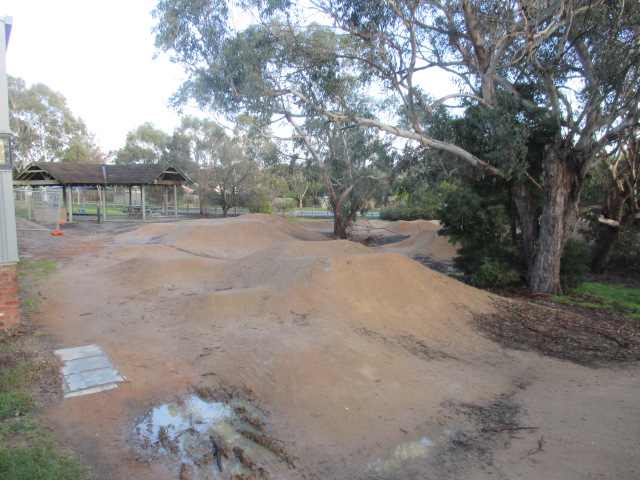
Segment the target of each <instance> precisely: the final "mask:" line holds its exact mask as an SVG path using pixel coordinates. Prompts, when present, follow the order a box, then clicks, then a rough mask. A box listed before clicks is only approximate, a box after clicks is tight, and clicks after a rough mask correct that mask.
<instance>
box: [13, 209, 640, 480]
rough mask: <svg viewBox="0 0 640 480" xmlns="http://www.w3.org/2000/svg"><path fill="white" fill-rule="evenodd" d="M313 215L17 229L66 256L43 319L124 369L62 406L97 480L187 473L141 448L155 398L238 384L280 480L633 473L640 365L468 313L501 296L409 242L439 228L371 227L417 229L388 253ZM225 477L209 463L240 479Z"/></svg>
mask: <svg viewBox="0 0 640 480" xmlns="http://www.w3.org/2000/svg"><path fill="white" fill-rule="evenodd" d="M303 225H304V224H292V223H288V222H286V221H284V220H282V219H280V218H278V217H273V216H264V215H245V216H242V217H239V218H236V219H219V220H193V221H183V222H174V223H166V224H163V223H151V224H147V225H144V226H142V227H140V228H136V229H133V228H134V226H133V225H129V224H109V223H107V224H101V225H95V224H91V225H88V224H83V225H80V224H78V225H70V226H68V227H67V228H66V230H65V235H64V236H61V237H55V236H51V235H48V234H47V233H46V232H36V231H31V230H21V231H20V232H19V244H20V253H21V255H29V256H31V257H33V258H34V259H54V260H56V261H57V262H58V270H57V271H56V273H54V274H53V275H51V276H50V277H47V279H46V282H45V283H43V284H42V285H41V292H40V293H41V305H40V310H41V313H39V314H38V315H35V316H34V317H33V318H32V321H33V322H34V323H35V324H36V325H38V326H39V328H41V329H42V330H43V331H45V332H46V333H48V334H50V335H52V336H54V337H55V338H56V340H57V341H56V343H57V345H56V346H57V347H59V348H60V347H74V346H79V345H86V344H90V343H98V344H100V345H101V346H102V347H103V349H104V350H105V351H106V352H107V353H108V354H109V356H110V358H111V359H112V361H113V362H114V364H115V365H116V366H117V367H118V368H119V370H120V371H121V372H122V373H123V374H124V375H125V376H126V378H127V379H128V381H127V382H126V383H123V384H120V385H119V386H118V388H116V389H114V390H110V391H107V392H103V393H99V394H94V395H88V396H84V397H76V398H70V399H65V400H63V399H62V398H60V400H59V401H57V402H55V403H54V405H53V406H52V407H51V408H50V412H49V413H50V418H51V420H52V422H53V423H54V425H55V428H56V429H57V430H58V431H59V432H60V433H61V434H62V436H63V438H64V439H65V441H66V442H67V443H68V444H69V445H70V446H71V447H72V448H74V449H75V450H76V451H77V452H78V453H79V454H80V455H81V456H82V457H83V458H84V459H85V460H86V461H87V462H88V463H89V464H90V465H91V466H92V467H93V468H94V469H95V470H96V472H97V473H98V475H99V476H100V477H101V478H105V479H107V478H109V479H130V478H131V479H143V480H145V479H177V478H188V475H187V474H186V473H185V472H184V471H183V472H182V476H181V466H180V462H177V463H175V462H174V463H171V462H167V461H149V459H148V458H147V459H146V460H145V461H141V458H140V455H139V452H138V453H137V452H136V449H135V448H134V446H133V445H132V444H131V441H130V439H131V430H132V428H133V425H134V423H135V422H136V420H137V419H139V418H140V416H141V415H144V414H145V413H146V412H148V411H149V409H150V408H152V407H154V406H157V405H161V404H165V403H171V402H179V399H180V398H181V397H182V396H184V395H185V394H187V393H189V392H192V391H194V390H195V389H200V390H202V389H211V390H213V391H216V390H218V391H219V390H225V389H226V391H234V392H245V393H246V396H247V397H248V398H249V399H250V400H251V402H252V403H254V404H256V405H258V406H259V408H260V409H261V411H263V412H265V418H266V426H265V427H264V428H265V430H264V431H265V432H266V434H268V436H269V437H270V438H272V439H274V441H275V442H277V443H278V445H280V447H281V448H282V449H283V450H285V451H286V453H287V455H289V456H290V457H292V458H295V459H297V462H295V463H296V465H297V466H296V468H293V467H292V466H291V465H290V466H289V467H287V468H283V467H282V466H280V465H277V464H269V465H264V468H265V469H266V470H267V471H269V473H270V475H267V474H265V475H267V476H270V478H283V479H297V478H309V479H311V478H322V479H376V478H380V479H406V478H416V479H417V478H421V479H422V478H438V479H447V478H451V479H454V478H455V479H486V478H499V479H518V478H521V479H530V478H545V479H567V478H575V479H586V478H610V479H636V478H638V477H639V476H640V454H639V449H638V438H640V417H638V414H637V413H638V411H640V381H639V379H640V375H639V374H640V369H639V368H638V364H630V365H626V366H614V367H607V368H598V369H594V368H588V367H583V366H579V365H576V364H573V363H570V362H568V361H562V360H556V359H552V358H546V357H542V356H540V355H538V354H536V353H530V352H523V351H516V350H510V349H505V348H504V347H502V346H500V345H498V344H497V343H494V342H493V341H491V340H490V339H489V338H488V337H486V336H485V335H484V334H482V333H480V331H479V330H478V329H477V328H476V326H475V323H474V315H478V314H486V313H490V312H491V311H492V309H493V308H494V307H493V305H494V298H493V297H492V296H491V295H489V294H487V293H485V292H482V291H479V290H476V289H473V288H471V287H468V286H465V285H463V284H461V283H459V282H457V281H455V280H452V279H450V278H448V277H446V276H443V275H441V274H439V273H437V272H435V271H432V270H430V269H428V268H426V267H424V266H422V265H420V264H419V263H417V262H415V261H413V260H411V259H410V258H408V256H407V255H410V256H411V255H416V254H420V255H432V256H434V258H435V257H437V258H439V259H446V258H450V257H451V255H452V252H453V250H452V248H453V247H452V246H451V245H450V244H448V242H447V241H446V239H444V238H442V237H437V236H436V235H435V233H436V232H437V224H433V223H431V222H403V223H400V222H399V223H396V224H384V225H374V226H373V228H375V229H386V230H387V231H389V232H390V234H392V235H404V236H407V237H408V238H407V239H405V240H404V241H403V242H402V243H399V244H395V245H383V246H380V247H378V248H376V249H372V248H368V247H365V246H362V245H360V244H357V243H353V242H348V241H334V240H328V238H327V237H326V236H325V235H323V234H322V233H321V232H322V231H324V228H325V227H326V225H325V226H324V227H319V226H318V225H315V224H312V225H314V227H312V229H316V230H318V229H319V230H321V231H311V229H306V228H304V226H303ZM22 226H23V227H24V226H26V224H23V225H22ZM366 228H367V229H370V228H371V226H369V227H366ZM367 232H369V233H371V230H367ZM365 233H366V232H365ZM378 234H381V233H380V232H379V231H378V232H377V233H376V235H378ZM183 470H184V469H183ZM212 472H213V473H209V474H207V475H208V476H207V477H204V476H203V477H201V478H230V477H229V474H225V473H218V472H216V471H212ZM225 475H226V476H225ZM263 478H266V476H263Z"/></svg>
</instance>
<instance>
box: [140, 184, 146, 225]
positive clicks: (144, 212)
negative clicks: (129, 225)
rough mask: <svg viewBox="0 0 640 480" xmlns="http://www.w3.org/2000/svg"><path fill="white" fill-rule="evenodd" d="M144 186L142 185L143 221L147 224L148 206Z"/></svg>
mask: <svg viewBox="0 0 640 480" xmlns="http://www.w3.org/2000/svg"><path fill="white" fill-rule="evenodd" d="M144 192H145V190H144V185H140V197H141V198H140V202H141V205H142V221H143V222H145V221H146V220H147V205H146V202H145V198H144Z"/></svg>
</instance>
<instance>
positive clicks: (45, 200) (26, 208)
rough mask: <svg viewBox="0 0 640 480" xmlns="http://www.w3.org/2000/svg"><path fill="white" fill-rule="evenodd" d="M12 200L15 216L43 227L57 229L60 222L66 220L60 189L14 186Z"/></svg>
mask: <svg viewBox="0 0 640 480" xmlns="http://www.w3.org/2000/svg"><path fill="white" fill-rule="evenodd" d="M13 201H14V204H15V209H16V217H21V218H26V219H27V220H31V221H32V222H35V223H38V224H40V225H41V226H42V228H43V229H46V230H58V229H59V228H60V222H64V221H65V220H66V211H65V209H64V205H63V203H62V192H61V191H54V190H32V189H31V188H16V189H14V190H13Z"/></svg>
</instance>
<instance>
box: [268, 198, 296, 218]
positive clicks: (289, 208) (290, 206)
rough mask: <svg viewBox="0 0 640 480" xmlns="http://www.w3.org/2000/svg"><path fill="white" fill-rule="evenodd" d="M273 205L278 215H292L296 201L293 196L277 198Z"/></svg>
mask: <svg viewBox="0 0 640 480" xmlns="http://www.w3.org/2000/svg"><path fill="white" fill-rule="evenodd" d="M273 207H274V208H275V210H276V213H278V215H282V216H283V217H288V216H292V215H293V212H294V209H295V208H296V201H295V200H294V199H293V198H276V200H275V201H274V202H273Z"/></svg>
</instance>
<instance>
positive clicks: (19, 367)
mask: <svg viewBox="0 0 640 480" xmlns="http://www.w3.org/2000/svg"><path fill="white" fill-rule="evenodd" d="M11 360H12V359H11ZM11 360H9V361H11ZM37 376H38V374H37V369H36V367H35V366H34V365H33V362H32V361H31V360H30V359H24V360H21V361H19V362H18V363H17V364H15V365H14V366H12V367H9V368H6V367H5V368H3V369H2V372H0V391H2V392H8V391H12V390H19V389H22V388H25V387H28V386H29V384H30V383H31V382H32V381H33V380H34V379H35V378H36V377H37Z"/></svg>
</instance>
